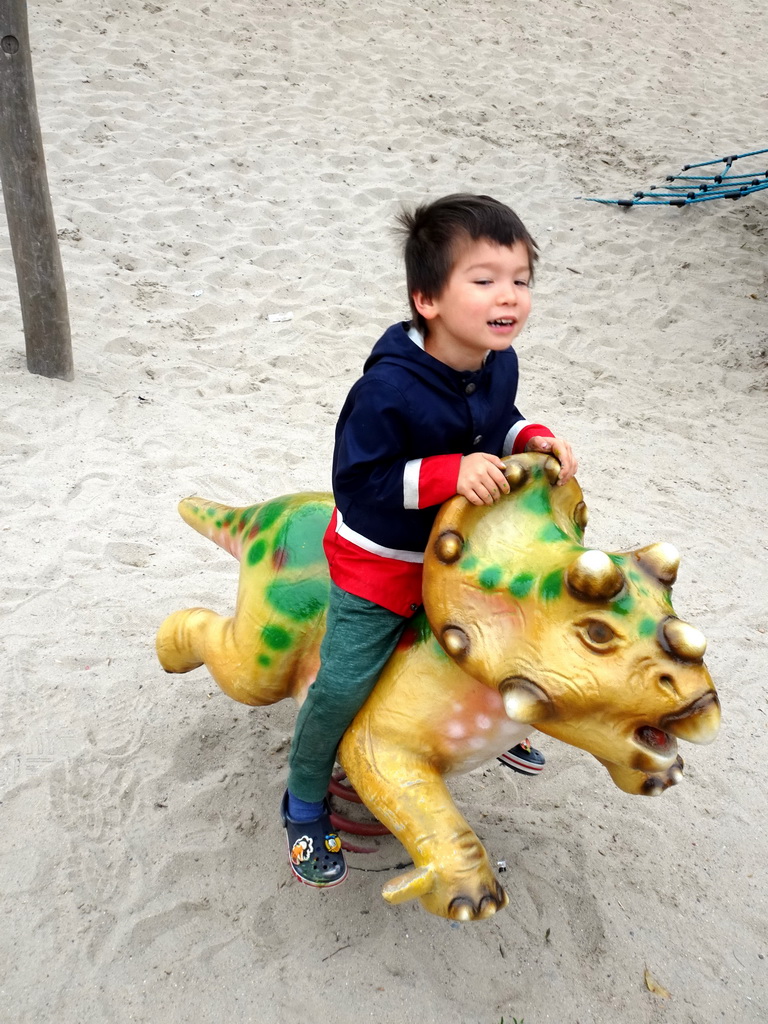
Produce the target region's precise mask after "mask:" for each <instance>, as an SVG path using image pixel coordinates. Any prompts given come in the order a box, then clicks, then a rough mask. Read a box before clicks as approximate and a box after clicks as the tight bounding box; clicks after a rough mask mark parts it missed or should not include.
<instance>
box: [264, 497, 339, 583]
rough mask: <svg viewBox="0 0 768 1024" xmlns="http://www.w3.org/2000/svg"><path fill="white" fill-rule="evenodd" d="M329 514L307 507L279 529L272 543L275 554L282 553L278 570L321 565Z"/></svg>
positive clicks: (314, 506) (326, 510)
mask: <svg viewBox="0 0 768 1024" xmlns="http://www.w3.org/2000/svg"><path fill="white" fill-rule="evenodd" d="M328 519H329V512H328V509H327V508H326V507H325V506H323V505H308V506H306V508H303V509H301V510H300V511H297V512H294V514H293V515H292V516H290V517H289V518H288V520H287V521H286V522H285V523H284V525H283V526H282V527H281V529H280V531H279V533H278V535H277V538H276V540H275V552H277V551H278V550H281V551H282V552H283V554H282V556H281V559H280V567H281V568H282V566H283V565H287V566H289V567H290V568H291V569H303V568H305V567H307V566H310V565H316V564H317V563H322V562H323V558H324V555H323V536H324V534H325V531H326V529H327V527H328Z"/></svg>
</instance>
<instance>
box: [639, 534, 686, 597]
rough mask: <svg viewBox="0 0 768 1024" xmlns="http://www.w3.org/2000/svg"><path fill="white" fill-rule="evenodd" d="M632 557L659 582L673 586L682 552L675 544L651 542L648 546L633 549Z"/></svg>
mask: <svg viewBox="0 0 768 1024" xmlns="http://www.w3.org/2000/svg"><path fill="white" fill-rule="evenodd" d="M632 557H633V558H634V559H635V561H637V562H639V563H640V565H641V566H642V568H643V569H645V571H646V572H648V573H650V574H651V576H654V577H655V578H656V579H657V580H658V581H659V583H664V584H665V585H666V586H668V587H671V586H672V584H673V583H674V582H675V580H676V579H677V570H678V568H679V567H680V553H679V551H678V550H677V548H676V547H675V546H674V544H649V545H648V547H647V548H638V550H637V551H633V552H632Z"/></svg>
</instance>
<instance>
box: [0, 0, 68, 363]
mask: <svg viewBox="0 0 768 1024" xmlns="http://www.w3.org/2000/svg"><path fill="white" fill-rule="evenodd" d="M0 181H1V182H2V186H3V199H4V200H5V210H6V213H7V215H8V233H9V235H10V238H11V250H12V251H13V259H14V263H15V264H16V280H17V281H18V285H19V297H20V299H21V316H22V320H23V323H24V337H25V340H26V347H27V368H28V369H29V371H30V372H31V373H39V374H42V375H43V376H44V377H59V378H61V379H62V380H72V379H73V377H74V370H73V366H72V339H71V335H70V329H69V312H68V309H67V292H66V288H65V286H64V272H63V270H62V267H61V256H60V254H59V241H58V238H57V235H56V225H55V223H54V220H53V209H52V207H51V197H50V194H49V192H48V176H47V174H46V171H45V155H44V153H43V140H42V136H41V134H40V121H39V119H38V116H37V103H36V100H35V82H34V78H33V77H32V55H31V53H30V48H29V31H28V28H27V4H26V0H0Z"/></svg>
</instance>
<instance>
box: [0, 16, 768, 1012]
mask: <svg viewBox="0 0 768 1024" xmlns="http://www.w3.org/2000/svg"><path fill="white" fill-rule="evenodd" d="M29 16H30V32H31V38H32V46H33V59H34V68H35V79H36V86H37V99H38V108H39V114H40V121H41V126H42V131H43V138H44V143H45V149H46V158H47V166H48V177H49V182H50V188H51V195H52V201H53V207H54V212H55V217H56V223H57V228H58V232H59V238H60V246H61V254H62V261H63V265H64V272H65V275H66V282H67V289H68V298H69V308H70V316H71V323H72V336H73V351H74V363H75V379H74V381H73V382H71V383H66V382H63V381H57V380H48V379H45V378H43V377H39V376H33V375H31V374H29V373H27V371H26V366H25V358H24V336H23V331H22V325H21V318H20V313H19V305H18V296H17V292H16V278H15V273H14V267H13V260H12V257H11V252H10V246H9V242H8V236H7V229H6V224H5V218H4V217H3V216H0V322H1V323H2V327H3V330H2V348H1V350H0V366H1V367H2V374H1V375H0V389H1V390H0V402H1V407H2V434H1V435H0V436H1V439H2V440H1V442H0V443H1V446H2V447H1V454H2V463H1V465H2V469H1V470H0V472H1V479H2V486H0V545H1V547H0V550H1V551H2V564H3V568H4V581H5V586H4V588H3V593H2V596H1V597H0V616H1V618H0V623H1V633H2V645H3V648H4V657H3V665H4V668H3V672H2V683H1V684H0V702H1V706H2V722H3V729H2V735H1V736H0V789H1V791H2V796H1V797H0V799H1V800H2V804H1V806H0V811H1V814H2V822H3V827H2V834H1V835H0V852H1V861H0V863H1V865H2V870H1V871H0V886H2V897H1V901H2V922H3V923H2V928H0V991H2V1000H3V1004H2V1005H3V1008H2V1011H0V1017H2V1019H3V1020H4V1021H8V1022H9V1024H32V1022H34V1024H43V1022H46V1024H47V1022H55V1024H80V1022H84V1021H88V1022H89V1024H101V1022H104V1024H107V1022H109V1024H123V1022H129V1021H137V1022H146V1024H150V1022H151V1024H156V1022H163V1024H177V1022H178V1024H209V1022H210V1024H214V1022H216V1024H218V1022H221V1021H237V1022H255V1024H262V1022H264V1024H267V1022H270V1024H271V1022H284V1021H285V1022H287V1021H293V1020H296V1021H310V1020H318V1019H326V1020H329V1021H334V1022H336V1024H353V1022H354V1024H358V1022H360V1021H368V1020H370V1021H375V1022H376V1024H401V1022H402V1024H405V1022H414V1024H438V1022H439V1024H499V1022H500V1021H501V1019H502V1018H503V1019H504V1021H505V1022H506V1024H510V1022H511V1021H513V1020H514V1019H517V1020H518V1021H520V1020H523V1019H524V1020H525V1024H543V1022H552V1024H618V1022H621V1024H656V1022H659V1021H664V1022H665V1024H702V1022H704V1021H706V1022H713V1021H720V1020H723V1021H734V1022H739V1024H758V1022H762V1021H764V1020H765V1003H766V999H768V982H767V981H766V969H767V968H766V965H767V964H768V959H766V958H767V957H768V934H767V927H766V905H765V899H766V897H765V893H766V882H767V879H766V868H765V865H766V863H768V828H767V827H766V824H767V822H766V796H765V793H766V790H767V789H768V767H767V765H766V758H765V750H766V726H767V724H768V717H767V715H766V702H765V686H764V673H765V666H766V662H767V659H768V632H766V630H768V585H766V581H765V570H764V565H765V560H766V548H767V547H768V530H767V529H766V523H765V493H766V490H765V488H766V484H765V481H766V477H767V476H768V419H767V416H766V401H767V400H768V394H767V391H768V355H767V351H768V333H767V331H768V329H767V327H766V302H767V301H768V277H767V276H766V264H767V260H766V241H767V238H768V236H767V234H766V228H767V227H768V198H766V197H768V192H764V193H762V194H756V195H754V196H751V197H748V198H746V199H743V200H740V201H738V202H731V201H729V200H719V201H716V202H708V203H702V204H700V205H696V206H693V207H690V208H687V209H682V210H678V209H672V208H669V207H652V208H645V209H640V208H635V209H632V210H620V209H618V208H616V207H603V206H597V205H594V204H591V203H586V202H583V201H579V200H577V198H576V197H578V196H608V197H623V196H627V195H630V194H631V193H632V191H634V190H635V189H640V188H647V187H648V186H649V185H650V184H653V183H654V182H663V180H664V176H665V175H666V174H669V173H674V172H675V171H677V170H678V169H679V168H680V167H681V166H682V165H683V164H684V163H689V162H690V163H693V162H696V161H699V160H707V159H709V158H714V157H719V156H723V155H725V154H729V153H734V154H738V153H742V152H746V151H749V150H756V149H760V148H762V147H765V146H766V145H768V140H766V138H765V118H764V116H762V115H763V109H764V100H765V95H764V92H763V95H762V97H760V96H758V95H757V91H758V90H759V89H760V88H762V86H761V84H760V83H763V82H764V81H765V77H766V70H767V69H768V56H767V55H768V39H767V38H766V21H765V16H764V10H763V7H762V5H759V4H758V3H756V2H755V0H731V2H730V3H728V4H725V3H724V2H722V0H706V2H705V3H703V4H699V5H696V7H695V10H694V7H693V6H692V5H690V4H683V3H663V2H661V0H649V2H648V3H646V4H644V5H642V6H641V7H639V8H638V7H637V6H631V5H629V4H627V3H624V2H620V3H614V4H610V5H608V4H605V3H600V2H591V3H569V2H566V0H551V2H548V3H537V2H534V0H523V2H522V3H517V4H515V5H511V4H506V3H502V2H500V0H499V2H496V3H487V2H480V0H477V2H465V0H430V2H428V3H425V4H423V5H416V6H414V5H413V4H412V3H409V2H406V0H382V3H379V4H377V5H362V4H354V3H348V2H346V0H326V2H322V0H315V2H311V0H293V2H292V3H287V4H284V5H282V4H281V5H273V4H265V3H262V2H245V0H231V2H227V0H221V2H220V3H203V2H201V0H192V2H191V3H184V4H182V3H179V2H176V0H168V2H166V0H157V2H152V3H145V2H143V0H125V2H124V3H122V4H120V5H114V4H112V3H109V2H107V3H106V4H105V3H96V2H95V0H81V2H80V3H75V2H74V0H59V2H56V3H54V2H53V0H40V2H36V3H32V4H30V11H29ZM0 56H2V54H0ZM761 107H762V108H763V109H761ZM762 159H763V160H765V157H763V158H762ZM763 169H765V168H763ZM465 190H466V191H472V192H484V193H489V194H491V195H493V196H496V197H498V198H500V199H502V200H504V201H506V202H508V203H510V204H511V205H512V206H514V207H515V208H516V209H517V211H518V212H519V213H520V214H521V216H522V217H523V220H524V221H525V222H526V224H527V225H528V226H529V227H530V229H531V231H532V233H533V235H534V237H535V238H536V239H537V241H538V242H539V244H540V248H541V261H540V264H539V268H538V277H537V283H536V287H535V292H534V311H533V314H532V317H531V320H530V322H529V326H528V327H527V329H526V330H525V332H524V333H523V335H522V336H521V338H520V339H519V342H518V343H517V347H518V350H519V355H520V363H521V381H522V383H521V389H520V394H519V405H520V407H521V409H522V410H523V411H524V413H526V415H528V416H529V417H530V418H532V419H536V420H540V421H543V422H545V423H547V424H549V425H550V426H551V427H552V428H553V429H554V430H556V431H557V432H559V433H562V434H563V435H564V436H566V437H568V438H569V439H570V440H571V441H572V443H573V444H574V446H575V448H576V450H577V452H578V455H579V457H580V460H581V468H580V471H579V482H580V483H581V486H582V488H583V490H584V492H585V497H586V500H587V504H588V505H589V508H590V516H591V518H590V525H589V527H588V532H587V539H588V541H589V543H590V544H592V545H594V546H600V547H604V548H607V549H609V550H625V549H628V548H631V547H636V546H639V545H642V544H648V543H651V542H653V541H660V540H663V541H669V542H671V543H673V544H675V545H676V546H677V547H678V548H679V549H680V552H681V555H682V563H681V571H680V576H679V580H678V583H677V584H676V586H675V592H674V600H675V608H676V610H677V612H678V614H680V615H681V616H682V617H683V618H685V619H686V620H688V621H690V622H692V623H693V624H694V625H695V626H697V627H698V628H699V629H701V630H702V631H703V632H704V633H705V635H706V636H707V638H708V640H709V650H708V654H707V662H708V665H709V668H710V670H711V672H712V675H713V677H714V679H715V682H716V684H717V686H718V689H719V692H720V696H721V699H722V704H723V726H722V729H721V733H720V736H719V737H718V739H717V740H716V741H715V743H714V744H713V745H712V746H710V747H694V746H690V745H687V744H686V745H684V749H683V750H682V753H683V755H684V757H685V759H686V775H685V778H684V780H683V782H682V783H681V784H680V785H679V786H678V787H676V788H675V789H672V790H670V791H669V792H667V793H665V794H664V795H663V796H662V797H661V798H659V799H655V800H651V799H643V798H640V797H631V796H627V795H626V794H624V793H622V792H620V791H619V790H618V789H616V788H615V787H614V786H613V784H612V783H611V781H610V778H609V777H608V774H607V773H606V772H605V770H604V769H603V768H602V767H601V766H600V765H599V764H598V763H597V762H596V761H595V760H594V759H593V758H592V757H591V756H590V755H588V754H586V753H584V752H582V751H579V750H576V749H573V748H570V747H566V746H564V745H562V744H560V743H558V742H556V741H555V740H551V739H549V738H547V737H544V736H541V735H537V734H534V736H533V737H532V738H533V739H534V742H535V743H536V744H537V745H538V746H540V748H541V749H542V750H543V752H544V753H545V754H546V757H547V767H546V770H545V772H544V773H543V774H542V775H541V776H540V777H538V778H535V779H527V778H524V777H522V776H515V775H513V774H512V773H511V772H508V771H506V770H505V769H503V768H502V767H501V766H500V765H498V764H496V763H495V762H494V763H493V764H490V765H488V766H487V767H486V768H484V769H478V770H476V771H474V772H473V773H471V774H470V775H467V776H463V777H460V778H457V779H455V780H454V781H453V782H452V790H453V792H454V794H455V797H456V800H457V802H458V804H459V806H460V807H461V809H462V810H463V811H464V813H465V814H466V816H467V818H468V819H469V821H470V823H471V824H472V825H473V827H475V828H476V829H477V831H478V833H479V835H480V836H481V838H482V839H483V841H484V843H485V845H486V847H487V849H488V851H489V854H490V856H491V859H492V860H493V861H494V862H505V864H506V870H504V871H503V872H502V873H501V874H500V876H499V877H500V879H501V880H502V882H503V883H504V885H505V887H506V889H507V890H508V892H509V895H510V904H509V907H508V908H507V909H505V910H504V911H503V912H501V913H499V914H498V915H496V916H494V917H493V918H491V919H490V920H488V921H484V922H479V923H476V924H464V925H458V924H455V923H453V924H452V923H451V922H449V921H447V920H444V919H442V918H435V917H432V916H430V915H428V914H427V913H425V912H424V911H423V910H422V909H421V907H420V905H419V903H418V902H416V903H408V904H405V905H402V906H399V907H395V908H391V907H389V906H387V905H385V904H384V902H383V901H382V899H381V897H380V890H381V887H382V885H383V884H384V882H385V881H386V880H387V879H389V878H391V877H393V875H394V874H395V873H396V872H395V865H397V864H400V863H402V862H403V861H404V860H405V859H406V857H405V854H404V851H403V850H402V847H400V846H399V845H398V843H397V842H396V841H395V840H393V839H391V838H385V839H383V840H380V841H378V843H377V852H376V853H375V854H354V853H352V854H350V856H349V861H350V866H351V870H350V877H349V879H348V881H347V882H346V883H345V884H344V885H343V886H340V887H339V888H337V889H334V890H332V891H329V892H326V893H322V892H316V891H313V890H310V889H307V888H305V887H303V886H301V885H300V884H299V883H298V882H296V881H294V880H293V879H292V877H291V875H290V872H289V869H288V865H287V859H286V855H285V840H284V836H283V833H282V829H281V827H280V820H279V815H278V806H279V802H280V797H281V794H282V792H283V788H284V784H285V778H286V757H287V751H288V742H289V737H290V734H291V728H292V722H293V717H294V709H293V706H292V705H290V704H289V703H288V702H284V703H282V704H279V705H276V706H273V707H271V708H260V709H259V708H256V709H250V708H247V707H245V706H243V705H239V704H236V703H234V702H233V701H231V700H229V699H228V698H226V697H225V696H224V695H223V694H221V693H220V692H219V691H218V689H217V687H216V685H215V684H214V683H213V682H212V680H211V679H210V677H209V676H208V675H207V673H206V672H205V670H202V669H201V670H197V671H194V672H192V673H190V674H189V675H185V676H168V675H165V674H164V673H163V672H162V671H161V669H160V667H159V665H158V663H157V661H156V658H155V653H154V647H153V642H154V634H155V631H156V629H157V626H158V625H159V623H160V622H161V621H162V620H163V618H164V617H165V616H166V615H167V614H168V613H169V612H171V611H173V610H175V609H177V608H182V607H190V606H194V605H203V606H207V607H210V608H213V609H215V610H217V611H221V612H225V613H228V612H231V611H232V609H233V607H234V600H235V595H236V587H237V582H236V581H237V565H236V563H235V562H234V560H233V559H232V558H231V557H230V556H229V555H228V554H226V553H225V552H223V551H221V550H220V549H218V548H216V547H215V546H214V545H212V544H211V543H210V542H208V541H206V540H205V539H204V538H202V537H199V536H198V535H197V534H195V533H194V532H193V531H192V530H190V529H189V527H187V526H185V525H184V523H183V522H182V521H181V519H180V518H179V517H178V515H177V513H176V505H177V503H178V501H179V499H180V498H182V497H184V496H185V495H188V494H195V493H197V494H202V495H204V496H205V497H209V498H213V499H216V500H219V501H222V502H226V503H229V504H236V505H239V504H250V503H254V502H257V501H261V500H264V499H266V498H268V497H272V496H276V495H279V494H283V493H290V492H296V491H303V490H326V489H328V488H329V485H330V465H331V453H332V444H333V431H334V425H335V419H336V416H337V413H338V410H339V409H340V406H341V403H342V401H343V399H344V397H345V395H346V392H347V390H348V389H349V387H350V385H351V384H352V382H353V381H354V380H355V379H356V377H357V376H358V375H359V373H360V371H361V368H362V364H363V362H364V359H365V357H366V355H367V353H368V351H369V350H370V347H371V346H372V344H373V342H374V341H375V340H376V338H377V337H378V336H379V334H380V333H381V331H382V330H383V329H384V328H385V327H387V326H388V325H389V324H390V323H392V322H394V321H396V320H398V319H402V318H405V317H406V316H407V303H406V296H405V291H404V285H403V274H402V270H401V266H400V258H399V253H398V244H399V243H398V240H397V238H396V236H395V234H394V232H393V230H392V229H393V224H394V219H395V216H396V214H397V212H398V210H399V209H400V208H401V206H402V205H403V204H405V205H408V204H413V203H414V202H418V201H422V200H424V199H427V198H436V197H437V196H440V195H443V194H445V193H448V192H455V191H465Z"/></svg>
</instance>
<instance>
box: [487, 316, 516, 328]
mask: <svg viewBox="0 0 768 1024" xmlns="http://www.w3.org/2000/svg"><path fill="white" fill-rule="evenodd" d="M488 323H489V324H490V325H491V327H514V326H515V324H516V323H517V319H516V318H515V317H513V316H510V317H504V318H503V319H501V320H489V321H488Z"/></svg>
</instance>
